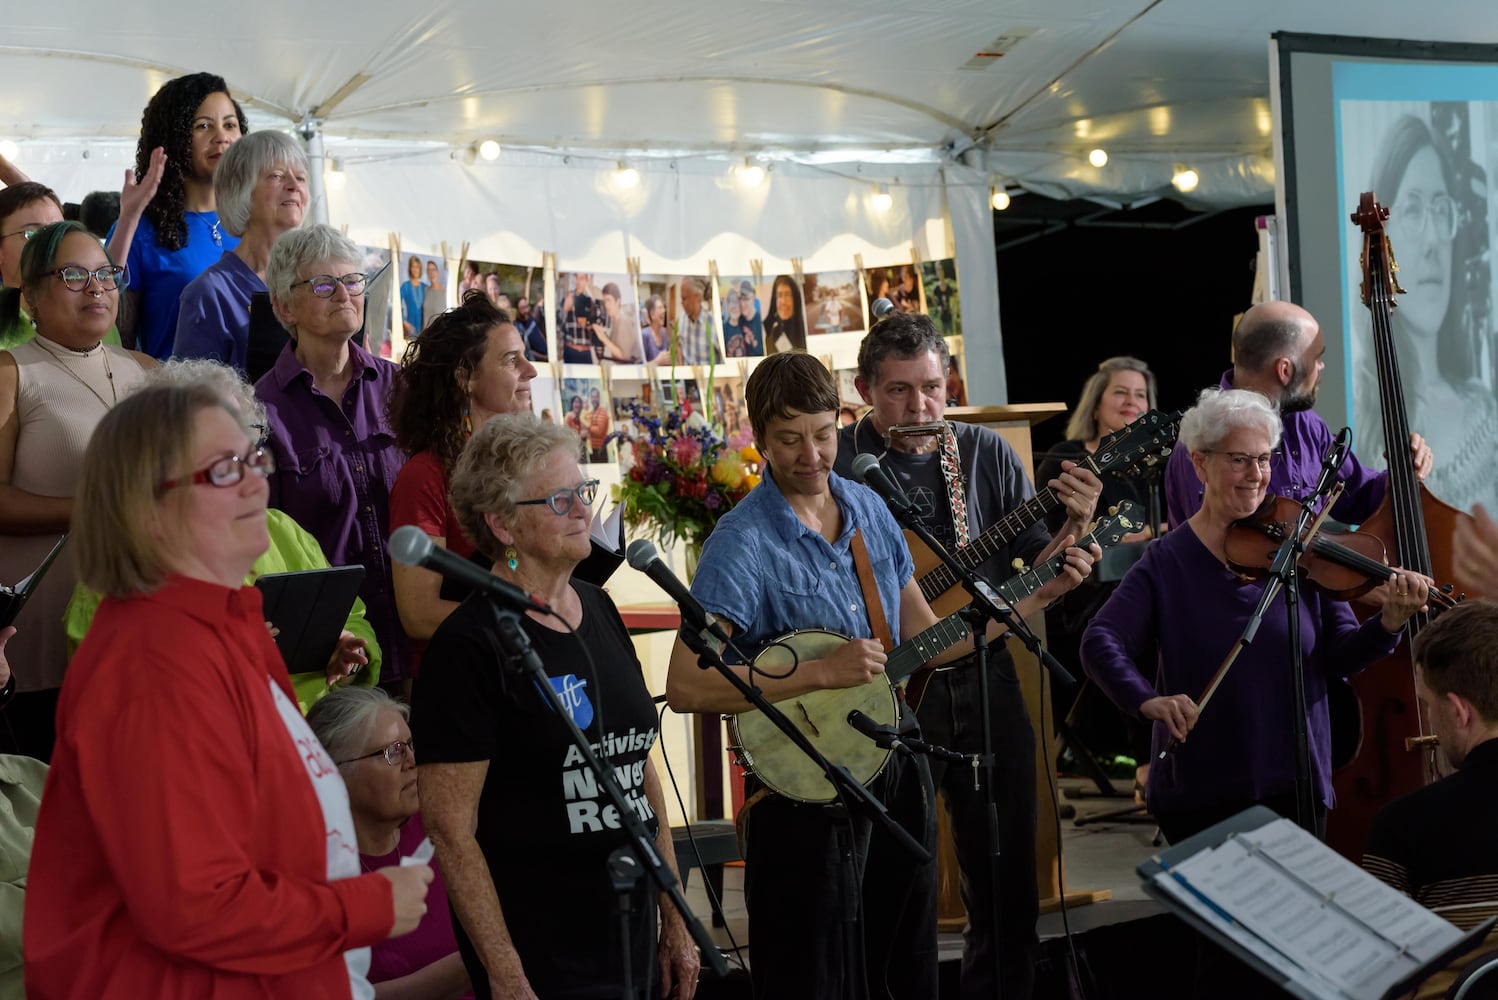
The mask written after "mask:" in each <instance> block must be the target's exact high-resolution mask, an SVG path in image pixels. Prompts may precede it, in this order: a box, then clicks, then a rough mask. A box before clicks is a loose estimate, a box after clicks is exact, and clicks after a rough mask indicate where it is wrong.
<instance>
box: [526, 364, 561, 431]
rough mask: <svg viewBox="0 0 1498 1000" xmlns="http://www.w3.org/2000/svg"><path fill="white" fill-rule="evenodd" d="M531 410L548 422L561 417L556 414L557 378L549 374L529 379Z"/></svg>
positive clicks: (550, 422)
mask: <svg viewBox="0 0 1498 1000" xmlns="http://www.w3.org/2000/svg"><path fill="white" fill-rule="evenodd" d="M531 412H532V413H534V414H535V415H536V416H538V417H540V418H541V419H542V420H544V421H546V422H547V423H549V424H554V423H556V422H557V421H558V420H560V419H561V418H560V417H558V416H557V380H556V379H554V378H552V377H551V376H550V375H544V374H537V375H536V377H535V378H533V379H531Z"/></svg>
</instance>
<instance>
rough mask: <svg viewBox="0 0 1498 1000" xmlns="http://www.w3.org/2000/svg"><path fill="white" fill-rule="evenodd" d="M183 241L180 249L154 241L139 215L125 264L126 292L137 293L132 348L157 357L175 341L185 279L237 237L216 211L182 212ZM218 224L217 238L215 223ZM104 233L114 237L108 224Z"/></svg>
mask: <svg viewBox="0 0 1498 1000" xmlns="http://www.w3.org/2000/svg"><path fill="white" fill-rule="evenodd" d="M184 216H185V218H186V222H187V239H186V241H184V242H183V244H182V249H181V250H163V249H162V248H161V247H159V246H157V245H156V226H155V224H154V223H152V222H151V220H150V219H148V218H146V217H144V216H142V217H141V220H140V225H139V226H137V227H136V230H135V239H134V240H133V241H132V242H131V244H130V256H129V257H127V258H125V264H126V266H127V267H129V268H130V285H129V288H130V291H132V292H136V293H138V294H139V295H140V296H141V299H140V315H138V316H137V317H136V318H135V349H136V350H138V351H140V352H142V353H144V354H149V355H151V357H153V358H155V359H156V360H158V361H165V360H166V359H167V358H169V357H171V355H172V343H173V341H175V340H176V339H177V312H178V301H179V300H180V299H181V297H182V290H183V289H184V288H186V287H187V283H188V282H189V281H191V280H192V279H194V278H196V277H197V276H198V275H200V274H202V273H203V272H204V271H206V270H208V268H209V267H210V266H212V265H213V264H215V263H217V262H218V259H219V258H220V257H222V256H223V254H224V251H225V250H233V249H234V248H235V247H237V246H239V237H238V236H234V235H232V234H230V233H229V232H228V231H227V230H226V229H224V227H223V226H222V225H220V224H219V220H218V213H217V212H186V213H184ZM215 226H218V242H214V227H215ZM109 235H110V236H113V235H114V227H112V226H111V227H110V230H109Z"/></svg>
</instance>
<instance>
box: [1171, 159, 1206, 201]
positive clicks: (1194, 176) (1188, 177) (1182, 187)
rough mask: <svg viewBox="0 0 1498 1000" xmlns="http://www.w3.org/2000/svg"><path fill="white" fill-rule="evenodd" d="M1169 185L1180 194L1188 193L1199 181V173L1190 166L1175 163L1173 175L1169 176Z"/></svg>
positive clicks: (1193, 189) (1194, 188)
mask: <svg viewBox="0 0 1498 1000" xmlns="http://www.w3.org/2000/svg"><path fill="white" fill-rule="evenodd" d="M1170 183H1171V186H1172V187H1174V188H1175V189H1176V190H1177V191H1179V192H1181V193H1182V194H1189V193H1190V192H1192V191H1195V190H1196V186H1197V185H1198V184H1200V183H1201V175H1200V174H1198V173H1197V172H1196V171H1195V170H1192V169H1191V168H1190V167H1187V166H1183V165H1180V164H1177V166H1176V171H1175V174H1174V176H1172V177H1171V178H1170Z"/></svg>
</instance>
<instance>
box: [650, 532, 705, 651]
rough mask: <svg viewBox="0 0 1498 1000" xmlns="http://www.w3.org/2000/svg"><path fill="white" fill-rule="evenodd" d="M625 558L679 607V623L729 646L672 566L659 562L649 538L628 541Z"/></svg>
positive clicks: (658, 554)
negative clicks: (680, 621) (680, 618)
mask: <svg viewBox="0 0 1498 1000" xmlns="http://www.w3.org/2000/svg"><path fill="white" fill-rule="evenodd" d="M624 558H625V560H626V561H627V562H628V563H629V565H630V568H632V569H637V570H639V571H640V572H641V573H644V574H645V575H646V576H648V577H650V579H652V580H654V581H655V585H656V586H657V587H659V588H661V589H662V590H664V591H665V592H666V596H667V597H669V598H671V600H673V601H675V602H676V605H677V606H678V607H679V608H681V615H682V619H683V621H682V624H683V625H690V626H691V628H692V629H693V631H696V632H699V633H702V632H705V633H707V634H708V635H709V636H711V637H712V638H714V639H716V640H717V641H718V642H720V643H722V644H723V645H725V646H726V645H728V635H727V634H726V633H725V632H724V631H723V630H722V629H721V628H719V627H718V623H717V622H716V621H715V620H714V619H713V617H712V616H711V615H709V614H708V613H707V609H706V608H704V607H703V606H702V605H701V604H698V603H697V598H695V597H693V596H692V592H691V591H690V590H688V589H687V588H686V586H685V585H684V584H683V583H682V582H681V580H679V579H677V577H676V574H675V573H673V572H671V567H669V566H667V565H666V564H665V563H663V562H661V555H660V553H659V552H657V551H656V550H655V544H654V543H653V542H651V541H650V539H648V538H636V539H635V540H634V541H632V542H630V543H629V548H628V549H626V550H625V554H624Z"/></svg>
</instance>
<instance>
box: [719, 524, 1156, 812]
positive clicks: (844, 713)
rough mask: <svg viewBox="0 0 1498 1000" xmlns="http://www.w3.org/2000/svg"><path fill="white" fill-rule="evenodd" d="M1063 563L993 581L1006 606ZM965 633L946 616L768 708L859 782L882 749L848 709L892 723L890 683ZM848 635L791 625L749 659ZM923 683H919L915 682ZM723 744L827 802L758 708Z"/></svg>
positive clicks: (798, 793)
mask: <svg viewBox="0 0 1498 1000" xmlns="http://www.w3.org/2000/svg"><path fill="white" fill-rule="evenodd" d="M1145 518H1146V515H1145V513H1144V512H1143V511H1141V510H1139V509H1138V505H1137V504H1134V503H1131V502H1128V501H1125V502H1124V503H1121V504H1119V505H1118V507H1117V508H1116V509H1115V512H1114V513H1112V514H1110V515H1109V516H1108V517H1105V518H1103V519H1101V520H1100V521H1098V522H1097V526H1096V527H1095V528H1094V530H1093V531H1092V532H1091V533H1090V534H1088V535H1087V537H1086V538H1084V539H1083V540H1082V541H1080V542H1078V543H1077V544H1078V545H1081V546H1084V547H1085V546H1087V545H1091V544H1092V543H1093V542H1097V543H1098V545H1099V546H1101V547H1103V548H1107V547H1109V546H1112V545H1117V544H1118V543H1119V542H1120V541H1121V540H1122V539H1123V537H1124V536H1125V535H1127V534H1129V533H1130V532H1134V531H1138V530H1140V528H1142V527H1143V525H1144V522H1145ZM1065 567H1066V554H1065V553H1064V552H1062V553H1058V554H1057V555H1056V556H1054V557H1053V558H1051V559H1049V560H1047V561H1046V562H1045V563H1044V564H1043V565H1040V566H1037V567H1035V568H1034V569H1033V570H1030V571H1028V572H1025V573H1020V574H1018V575H1016V576H1013V577H1011V578H1010V579H1008V580H1005V581H1004V582H1003V583H1001V584H999V585H998V586H996V587H995V588H994V590H995V591H997V592H998V594H999V597H1000V598H1002V599H1003V600H1004V601H1006V602H1007V603H1008V604H1009V605H1010V606H1011V607H1012V606H1013V605H1015V604H1016V603H1018V602H1019V601H1020V600H1021V599H1022V598H1024V597H1028V596H1029V595H1030V594H1033V593H1034V592H1035V591H1037V590H1039V589H1040V588H1041V587H1043V586H1045V585H1046V584H1047V583H1049V582H1050V581H1052V580H1054V579H1055V578H1056V577H1057V576H1059V575H1060V574H1061V572H1062V571H1063V570H1064V569H1065ZM971 633H972V630H971V629H970V628H969V627H968V623H967V622H966V621H965V620H964V619H963V617H962V615H961V614H953V615H948V616H947V617H946V618H943V619H942V620H941V621H939V622H937V623H936V624H935V625H932V626H931V627H930V628H928V629H926V630H924V631H922V632H921V633H920V634H919V635H916V636H914V637H913V638H911V639H908V640H906V641H905V642H902V643H901V644H900V645H899V646H896V647H895V648H894V649H893V650H892V651H891V652H890V654H889V656H888V657H887V658H886V660H885V663H884V673H883V674H881V675H880V676H878V677H876V678H874V679H873V680H871V681H869V682H868V683H867V684H861V685H859V686H858V687H852V688H829V689H824V690H821V691H811V692H808V693H806V694H803V695H799V696H797V697H795V698H787V699H786V700H784V701H782V702H780V703H779V704H778V705H777V706H776V707H777V708H779V709H780V711H781V712H783V713H784V714H785V715H786V717H787V718H789V719H790V720H791V721H792V722H793V723H795V724H796V726H797V727H798V728H799V729H800V730H801V732H802V734H803V735H804V736H805V737H806V738H807V739H808V740H809V741H810V742H811V744H812V745H813V746H814V747H816V748H817V750H818V751H819V752H820V753H821V754H822V756H824V757H826V758H827V759H828V760H830V761H831V762H832V763H833V764H841V765H844V766H845V767H847V769H848V772H849V773H850V774H852V775H853V777H854V778H855V779H856V780H858V781H859V782H861V783H862V784H865V785H866V784H868V783H869V782H870V781H873V780H874V779H875V778H876V777H878V775H879V772H880V771H882V770H884V765H885V764H886V763H887V762H888V760H889V755H890V752H891V751H889V750H885V749H882V748H880V747H879V745H878V744H876V743H875V742H874V741H873V740H871V739H869V738H868V737H867V736H864V735H863V734H861V733H859V732H858V731H857V730H855V729H854V728H853V727H852V726H850V725H848V715H849V713H851V712H854V711H858V712H862V713H863V714H864V715H867V716H868V717H869V718H871V719H873V720H874V721H875V722H877V723H879V724H880V725H888V726H893V725H896V724H897V723H898V722H899V719H900V703H899V694H898V692H897V690H896V685H898V684H899V683H900V682H901V681H903V680H905V679H906V678H907V677H910V676H911V675H913V674H915V673H917V672H918V671H920V670H921V668H922V667H924V666H925V665H926V664H927V663H929V662H930V661H931V660H932V659H933V658H935V657H936V656H937V655H938V654H940V653H941V652H942V651H943V650H945V649H946V648H947V647H948V646H951V645H952V644H953V643H955V642H958V641H960V640H961V639H964V638H966V637H967V636H969V635H970V634H971ZM851 641H852V639H851V638H850V637H848V636H846V635H842V634H840V633H837V632H833V631H830V630H826V629H799V630H797V631H794V632H789V633H787V634H785V635H783V636H781V637H780V638H779V639H776V640H774V641H773V642H771V643H770V644H769V645H767V646H766V647H765V648H764V650H762V651H761V652H760V654H759V655H758V656H756V657H755V658H754V666H755V668H756V669H763V670H765V671H767V672H775V673H784V672H785V671H786V669H787V668H789V667H792V666H793V665H794V664H796V663H800V662H802V661H807V660H819V659H821V658H822V657H825V656H829V655H831V654H832V653H833V652H834V651H836V650H837V649H838V647H840V646H843V645H845V644H847V643H849V642H851ZM922 690H924V683H923V684H922ZM728 732H729V737H730V743H729V747H728V749H729V750H731V751H732V752H733V753H734V756H735V758H736V759H737V761H738V763H739V765H740V766H741V767H743V768H744V769H745V770H746V771H748V772H750V773H752V774H754V775H755V776H756V777H758V778H759V780H760V781H761V782H763V783H764V785H765V786H766V787H767V788H769V789H771V790H772V791H775V792H779V793H780V794H781V795H784V796H786V797H787V798H791V799H795V800H796V801H798V802H831V801H832V800H833V798H835V797H836V795H835V792H834V791H833V789H832V786H831V785H830V784H828V783H827V777H826V775H824V774H823V773H822V771H821V769H819V768H818V767H817V766H816V765H815V764H813V763H812V762H811V760H810V759H809V758H807V756H806V755H805V754H803V753H802V752H801V750H800V749H799V748H798V747H797V746H796V745H795V744H793V743H792V742H791V741H790V740H788V739H786V737H785V734H784V733H782V732H781V731H780V730H779V729H777V728H776V727H775V724H774V723H772V722H771V721H770V720H769V719H767V718H765V716H764V713H762V712H760V711H758V710H757V709H756V710H753V711H748V712H740V713H739V714H738V715H734V716H730V717H729V718H728Z"/></svg>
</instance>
